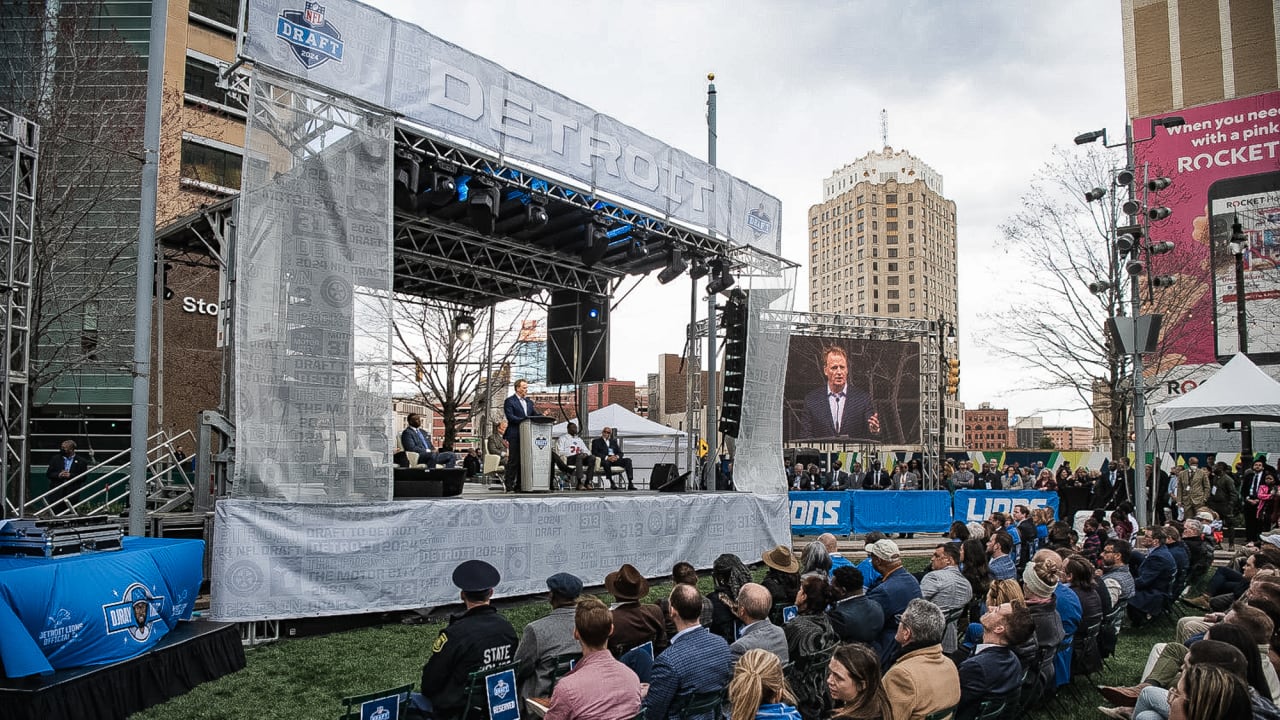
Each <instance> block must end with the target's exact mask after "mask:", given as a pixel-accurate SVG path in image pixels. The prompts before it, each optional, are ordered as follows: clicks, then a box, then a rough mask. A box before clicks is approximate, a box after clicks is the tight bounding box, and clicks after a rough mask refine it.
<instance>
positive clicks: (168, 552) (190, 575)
mask: <svg viewBox="0 0 1280 720" xmlns="http://www.w3.org/2000/svg"><path fill="white" fill-rule="evenodd" d="M203 566H204V541H202V540H173V539H167V538H135V537H126V538H124V540H123V549H121V550H119V551H117V552H100V553H92V554H89V553H86V554H81V555H74V556H64V557H56V558H48V559H46V558H29V557H3V558H0V663H2V664H3V666H4V673H5V675H7V676H8V677H25V676H28V675H36V674H49V673H52V672H54V671H55V670H63V669H67V668H77V667H84V666H87V665H103V664H106V663H112V662H117V661H120V660H127V659H129V658H131V657H134V656H135V655H138V654H140V653H143V652H145V651H147V650H149V649H151V648H152V647H154V646H155V644H156V643H157V642H159V641H160V638H162V637H164V636H165V635H166V634H168V632H169V631H170V630H172V629H173V628H174V626H175V625H177V624H178V621H180V620H189V619H190V618H191V609H192V607H193V606H194V604H195V601H196V596H197V595H198V594H199V593H200V582H201V580H203V572H202V568H203ZM2 715H3V713H2V712H0V716H2Z"/></svg>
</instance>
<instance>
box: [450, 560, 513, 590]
mask: <svg viewBox="0 0 1280 720" xmlns="http://www.w3.org/2000/svg"><path fill="white" fill-rule="evenodd" d="M501 580H502V576H501V575H499V574H498V568H496V567H494V566H492V565H490V564H489V563H487V562H485V561H483V560H467V561H466V562H464V563H462V564H461V565H459V566H458V567H456V568H454V569H453V584H454V585H457V586H458V589H459V590H462V591H463V592H484V591H485V590H492V589H493V588H495V587H497V586H498V583H499V582H500V581H501Z"/></svg>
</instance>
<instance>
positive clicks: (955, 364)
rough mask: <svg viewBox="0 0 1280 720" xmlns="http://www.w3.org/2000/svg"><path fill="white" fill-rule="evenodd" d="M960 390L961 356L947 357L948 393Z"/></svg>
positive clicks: (951, 393) (953, 393)
mask: <svg viewBox="0 0 1280 720" xmlns="http://www.w3.org/2000/svg"><path fill="white" fill-rule="evenodd" d="M958 392H960V358H947V394H948V395H955V394H956V393H958Z"/></svg>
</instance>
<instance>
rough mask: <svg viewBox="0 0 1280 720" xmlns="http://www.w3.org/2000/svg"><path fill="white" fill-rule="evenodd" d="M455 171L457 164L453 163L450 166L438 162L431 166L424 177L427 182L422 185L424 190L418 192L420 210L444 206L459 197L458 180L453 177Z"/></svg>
mask: <svg viewBox="0 0 1280 720" xmlns="http://www.w3.org/2000/svg"><path fill="white" fill-rule="evenodd" d="M455 172H457V166H454V165H452V163H450V164H449V166H442V165H441V164H437V165H436V166H435V167H433V168H431V170H430V171H429V172H428V173H427V174H426V177H425V178H424V179H425V180H426V182H425V183H423V185H422V188H421V190H422V192H420V193H418V209H419V210H425V209H427V208H432V207H443V206H445V205H448V204H449V203H451V202H453V201H454V200H456V199H457V197H458V181H457V180H455V179H454V177H453V174H454V173H455Z"/></svg>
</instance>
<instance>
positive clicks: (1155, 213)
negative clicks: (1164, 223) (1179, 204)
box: [1147, 207, 1173, 220]
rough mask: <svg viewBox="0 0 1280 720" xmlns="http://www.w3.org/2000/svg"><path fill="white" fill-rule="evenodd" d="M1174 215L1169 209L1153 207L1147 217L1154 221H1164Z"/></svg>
mask: <svg viewBox="0 0 1280 720" xmlns="http://www.w3.org/2000/svg"><path fill="white" fill-rule="evenodd" d="M1172 214H1173V211H1172V210H1170V209H1169V208H1167V207H1153V208H1151V209H1150V210H1148V211H1147V217H1149V218H1151V219H1152V220H1164V219H1165V218H1167V217H1169V216H1170V215H1172Z"/></svg>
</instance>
